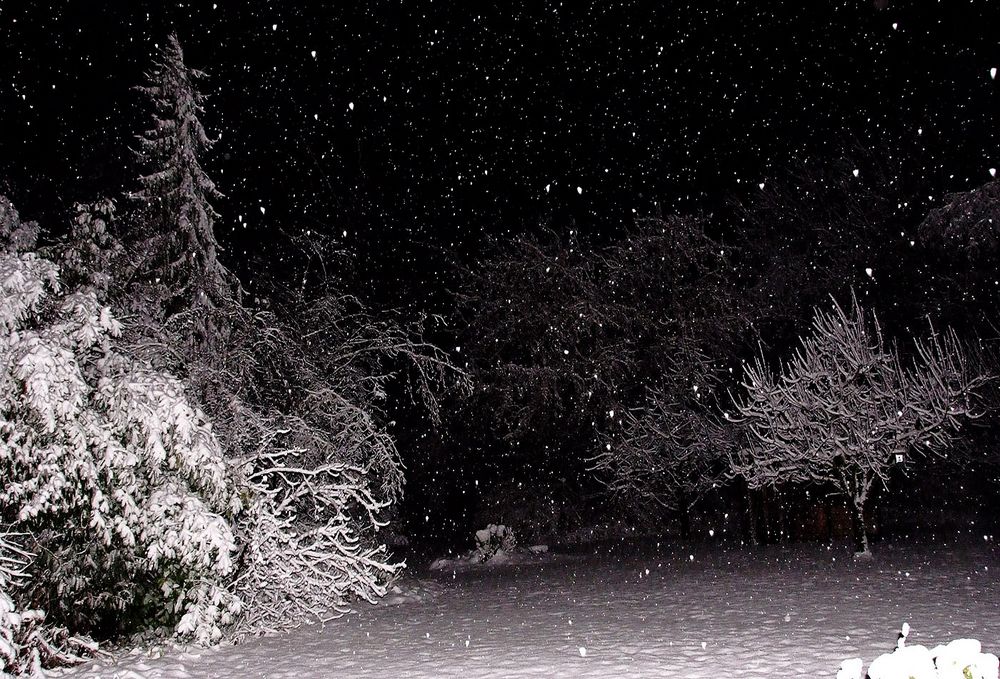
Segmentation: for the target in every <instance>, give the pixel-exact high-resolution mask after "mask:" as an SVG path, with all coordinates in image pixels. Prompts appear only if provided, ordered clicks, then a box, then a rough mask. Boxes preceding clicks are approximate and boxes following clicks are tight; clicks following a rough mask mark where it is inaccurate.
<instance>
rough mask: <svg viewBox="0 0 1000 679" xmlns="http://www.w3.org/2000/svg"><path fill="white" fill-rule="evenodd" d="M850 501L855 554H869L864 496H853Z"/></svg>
mask: <svg viewBox="0 0 1000 679" xmlns="http://www.w3.org/2000/svg"><path fill="white" fill-rule="evenodd" d="M852 500H853V501H852V502H851V510H852V511H851V528H852V529H853V533H854V554H855V556H871V550H870V549H869V548H868V528H867V526H865V501H864V498H860V497H854V498H852Z"/></svg>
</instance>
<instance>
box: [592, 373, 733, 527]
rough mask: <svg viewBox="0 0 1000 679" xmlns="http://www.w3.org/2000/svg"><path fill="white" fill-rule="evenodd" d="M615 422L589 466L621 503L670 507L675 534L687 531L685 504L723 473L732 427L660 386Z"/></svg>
mask: <svg viewBox="0 0 1000 679" xmlns="http://www.w3.org/2000/svg"><path fill="white" fill-rule="evenodd" d="M618 423H619V425H620V426H619V428H618V429H615V430H612V432H611V433H609V434H608V435H607V437H606V438H605V440H604V441H603V445H602V447H601V449H600V451H599V452H598V454H597V455H596V456H595V457H594V458H593V460H592V461H591V462H592V466H591V469H592V470H593V471H594V472H596V473H597V474H598V476H599V478H600V479H601V480H602V481H604V483H605V484H606V485H607V486H608V488H609V489H610V490H611V492H612V493H613V494H614V495H615V496H619V497H622V498H623V499H625V505H626V506H629V507H635V508H637V509H640V510H641V511H643V512H645V513H647V514H648V515H650V516H658V515H659V513H660V511H661V510H666V511H669V512H674V513H676V514H677V515H678V517H679V521H680V529H681V536H682V537H688V536H689V535H690V519H689V512H690V510H691V509H692V508H693V507H694V505H695V504H696V503H697V502H698V500H700V499H701V498H702V496H704V495H705V493H708V492H709V491H711V490H713V489H715V488H718V487H719V485H720V484H721V483H722V481H723V480H724V478H725V469H726V466H725V464H724V463H725V460H726V455H727V452H728V450H729V449H730V448H731V447H732V445H733V444H734V442H735V439H736V432H735V431H734V429H735V427H734V426H733V425H732V424H731V423H728V422H724V421H719V420H718V419H716V418H715V417H714V416H713V415H712V413H711V412H710V410H709V409H708V408H705V407H703V406H700V405H693V404H691V403H690V402H678V401H677V400H674V399H672V398H671V397H670V394H668V393H665V392H662V391H660V392H655V393H653V394H651V395H650V397H649V399H648V400H647V404H646V407H645V408H643V409H640V410H636V411H629V412H625V413H622V414H621V415H620V416H619V419H618Z"/></svg>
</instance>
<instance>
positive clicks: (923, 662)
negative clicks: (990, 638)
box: [837, 623, 1000, 679]
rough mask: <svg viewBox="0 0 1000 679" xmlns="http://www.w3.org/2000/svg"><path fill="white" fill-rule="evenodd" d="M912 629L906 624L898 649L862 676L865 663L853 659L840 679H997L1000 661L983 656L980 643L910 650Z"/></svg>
mask: <svg viewBox="0 0 1000 679" xmlns="http://www.w3.org/2000/svg"><path fill="white" fill-rule="evenodd" d="M909 631H910V626H909V625H908V624H906V623H903V631H902V633H901V634H900V635H899V641H898V643H897V646H896V649H895V650H894V651H893V652H892V653H884V654H882V655H880V656H879V657H877V658H875V660H873V661H872V664H871V665H869V666H868V673H867V674H866V675H863V674H862V666H863V661H862V660H861V658H852V659H850V660H845V661H844V662H843V663H841V666H840V671H839V672H837V679H862V677H863V676H867V677H868V678H869V679H997V674H998V666H1000V661H998V660H997V657H996V656H995V655H993V654H992V653H983V652H982V651H983V649H982V645H981V644H980V643H979V641H977V640H976V639H956V640H955V641H952V642H951V643H949V644H946V645H943V646H935V647H934V648H932V649H930V650H928V649H927V648H926V647H925V646H920V645H916V646H907V645H906V636H907V634H908V633H909Z"/></svg>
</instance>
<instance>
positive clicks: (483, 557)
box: [473, 523, 517, 561]
mask: <svg viewBox="0 0 1000 679" xmlns="http://www.w3.org/2000/svg"><path fill="white" fill-rule="evenodd" d="M515 547H517V538H516V537H515V536H514V530H513V529H511V528H508V527H507V526H505V525H503V524H499V525H498V524H495V523H491V524H490V525H488V526H487V527H486V528H483V529H482V530H477V531H476V551H475V552H474V554H473V557H474V560H477V561H489V560H490V559H492V558H493V557H495V556H496V555H497V553H498V552H507V553H509V552H512V551H514V548H515Z"/></svg>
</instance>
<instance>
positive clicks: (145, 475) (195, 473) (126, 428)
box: [0, 250, 240, 643]
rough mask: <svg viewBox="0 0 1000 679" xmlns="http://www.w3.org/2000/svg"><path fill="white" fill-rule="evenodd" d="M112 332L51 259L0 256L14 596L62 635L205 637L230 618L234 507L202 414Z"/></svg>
mask: <svg viewBox="0 0 1000 679" xmlns="http://www.w3.org/2000/svg"><path fill="white" fill-rule="evenodd" d="M119 332H120V325H119V323H118V321H117V320H115V318H114V317H113V316H112V314H111V312H110V311H109V309H108V308H106V307H103V306H101V305H100V304H99V303H98V302H97V299H96V298H95V296H94V294H93V292H88V291H80V292H75V293H71V294H60V292H59V282H58V276H57V267H56V266H55V265H54V264H53V263H51V262H49V261H47V260H45V259H42V258H39V257H38V256H37V255H35V254H33V253H30V252H29V253H17V252H11V251H10V250H5V251H3V252H0V477H2V478H3V479H4V482H5V483H4V486H3V489H2V491H0V524H2V525H4V526H8V527H11V528H12V529H14V530H17V531H20V532H24V533H27V534H28V536H29V537H28V539H27V543H26V546H27V547H28V549H29V550H30V552H31V553H33V554H35V555H36V556H35V557H34V558H33V559H32V560H31V562H30V563H29V564H28V566H27V568H28V572H29V574H30V578H28V579H26V580H25V581H24V583H23V585H21V586H19V587H17V589H16V592H15V595H16V596H15V597H13V599H14V600H15V601H16V602H24V603H25V604H26V607H27V608H32V609H33V608H38V609H42V610H44V611H45V613H46V615H47V616H48V617H49V618H50V619H51V620H52V621H53V622H54V623H56V624H63V625H66V626H67V627H69V629H70V630H72V631H74V632H77V631H79V632H91V631H92V632H95V633H98V634H102V635H108V634H113V633H117V632H122V631H125V630H127V629H128V628H130V627H132V628H135V627H140V626H144V625H170V626H173V627H174V629H175V631H176V632H177V633H179V634H184V635H190V636H192V637H194V638H195V639H196V640H197V641H199V642H202V643H209V642H212V641H215V640H217V639H218V638H219V637H220V635H221V631H220V628H221V627H223V626H224V625H226V624H228V623H229V622H231V621H232V619H233V617H234V616H235V615H236V614H237V613H238V612H239V607H240V606H239V600H238V599H237V598H236V597H234V596H233V595H232V594H230V593H229V592H228V591H227V590H226V588H225V586H226V584H227V580H228V578H230V576H231V573H232V569H233V563H232V553H233V551H234V548H235V545H234V540H233V535H232V531H231V529H230V525H229V519H228V518H227V517H231V516H232V515H233V514H235V513H236V512H237V511H238V510H239V508H240V502H239V499H238V496H237V494H236V492H235V491H234V484H233V481H232V478H231V477H230V475H229V474H228V472H227V468H226V465H225V462H224V460H223V458H222V456H221V453H220V450H219V446H218V443H217V441H216V439H215V436H214V435H213V433H212V431H211V428H210V426H209V423H208V422H207V420H206V418H205V416H204V415H203V414H202V413H201V412H200V411H199V410H198V409H197V408H194V407H192V406H191V405H190V404H189V403H188V401H187V399H186V398H185V395H184V389H183V387H182V385H181V384H180V383H179V382H177V380H175V379H173V378H171V377H169V376H167V375H164V374H161V373H159V372H156V371H154V370H152V369H150V368H148V367H146V366H144V365H141V364H137V363H136V362H134V361H133V360H130V359H129V358H127V357H125V356H124V355H122V354H120V353H119V352H117V351H116V349H115V345H114V341H115V337H116V336H117V335H118V334H119ZM9 594H10V593H9V592H8V595H9Z"/></svg>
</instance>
